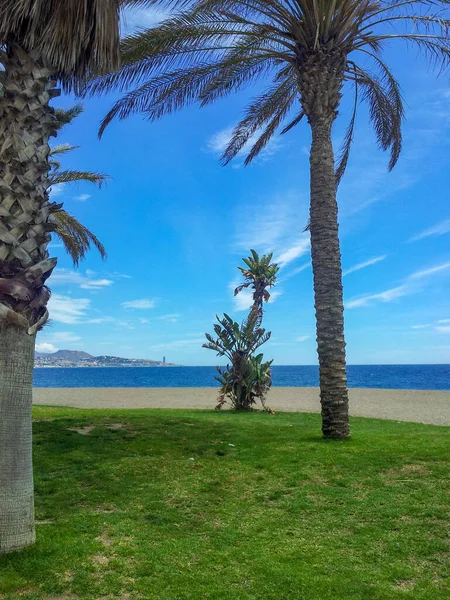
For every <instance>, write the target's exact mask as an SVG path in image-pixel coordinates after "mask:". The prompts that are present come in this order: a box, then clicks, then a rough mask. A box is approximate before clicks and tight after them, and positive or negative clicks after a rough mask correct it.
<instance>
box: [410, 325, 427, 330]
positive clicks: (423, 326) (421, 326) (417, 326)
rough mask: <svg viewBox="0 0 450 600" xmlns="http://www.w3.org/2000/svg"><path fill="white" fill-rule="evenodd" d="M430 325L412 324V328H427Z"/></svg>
mask: <svg viewBox="0 0 450 600" xmlns="http://www.w3.org/2000/svg"><path fill="white" fill-rule="evenodd" d="M426 327H429V325H411V329H425V328H426Z"/></svg>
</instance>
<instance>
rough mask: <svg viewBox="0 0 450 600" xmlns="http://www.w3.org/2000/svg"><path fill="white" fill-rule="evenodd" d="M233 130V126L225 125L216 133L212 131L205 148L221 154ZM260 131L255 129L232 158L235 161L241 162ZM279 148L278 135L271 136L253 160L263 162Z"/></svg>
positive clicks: (280, 144) (280, 145) (280, 146)
mask: <svg viewBox="0 0 450 600" xmlns="http://www.w3.org/2000/svg"><path fill="white" fill-rule="evenodd" d="M233 130H234V126H231V127H226V128H225V129H221V130H220V131H217V132H216V133H214V134H213V135H212V136H211V137H210V138H209V140H208V141H207V143H206V147H207V149H208V150H209V151H210V152H212V153H213V154H217V155H219V156H222V154H223V153H224V152H225V150H226V149H227V146H228V144H229V142H230V140H231V138H232V135H233ZM261 133H262V131H257V132H256V133H255V134H254V135H253V136H252V137H251V138H250V139H249V141H248V142H247V143H246V144H245V146H244V147H243V148H242V149H241V151H240V152H239V153H238V155H237V156H236V158H235V159H234V160H235V161H239V160H240V162H242V161H243V160H244V159H245V157H246V156H247V154H248V153H249V152H250V150H251V148H252V146H253V145H254V144H255V142H256V141H257V140H258V138H259V136H260V135H261ZM281 148H282V143H281V141H280V139H279V137H278V136H274V137H272V139H271V140H270V141H269V142H268V144H267V145H266V146H265V148H264V149H263V150H262V151H261V153H260V154H259V155H258V157H257V158H256V159H255V160H254V161H253V162H257V161H262V162H265V161H267V160H269V159H270V158H271V157H272V156H274V155H275V154H276V153H277V152H278V151H279V150H281Z"/></svg>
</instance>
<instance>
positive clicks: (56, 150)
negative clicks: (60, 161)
mask: <svg viewBox="0 0 450 600" xmlns="http://www.w3.org/2000/svg"><path fill="white" fill-rule="evenodd" d="M79 147H80V146H71V145H70V144H58V145H57V146H53V148H50V152H49V154H48V155H49V156H59V155H60V154H66V152H71V151H72V150H76V149H77V148H79Z"/></svg>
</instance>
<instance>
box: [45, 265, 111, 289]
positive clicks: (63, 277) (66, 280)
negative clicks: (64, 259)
mask: <svg viewBox="0 0 450 600" xmlns="http://www.w3.org/2000/svg"><path fill="white" fill-rule="evenodd" d="M93 275H95V273H93V272H92V271H86V274H85V275H82V274H81V273H79V272H77V271H70V270H69V269H56V270H55V272H54V273H53V275H52V277H51V280H50V281H51V284H52V285H76V286H78V287H80V288H82V289H83V290H99V289H102V288H104V287H109V286H110V285H112V284H113V283H114V281H112V280H111V279H94V278H93V277H92V276H93Z"/></svg>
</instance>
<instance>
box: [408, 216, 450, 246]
mask: <svg viewBox="0 0 450 600" xmlns="http://www.w3.org/2000/svg"><path fill="white" fill-rule="evenodd" d="M449 232H450V219H446V220H445V221H441V222H440V223H437V225H434V226H433V227H430V228H428V229H425V230H424V231H422V232H421V233H419V234H418V235H415V236H414V237H412V238H411V239H410V240H409V241H410V242H417V241H418V240H422V239H423V238H426V237H429V236H431V235H444V233H449Z"/></svg>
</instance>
